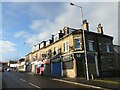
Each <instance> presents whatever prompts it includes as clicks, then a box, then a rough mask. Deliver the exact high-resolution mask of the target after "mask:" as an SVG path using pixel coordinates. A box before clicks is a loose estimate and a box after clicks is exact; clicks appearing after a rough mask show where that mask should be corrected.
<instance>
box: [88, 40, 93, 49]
mask: <svg viewBox="0 0 120 90" xmlns="http://www.w3.org/2000/svg"><path fill="white" fill-rule="evenodd" d="M88 44H89V51H94V41H92V40H88Z"/></svg>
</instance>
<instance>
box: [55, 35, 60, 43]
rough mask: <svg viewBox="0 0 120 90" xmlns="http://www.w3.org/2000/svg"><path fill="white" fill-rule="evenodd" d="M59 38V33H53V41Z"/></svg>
mask: <svg viewBox="0 0 120 90" xmlns="http://www.w3.org/2000/svg"><path fill="white" fill-rule="evenodd" d="M57 40H59V34H56V35H54V42H55V41H57Z"/></svg>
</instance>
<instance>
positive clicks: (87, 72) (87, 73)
mask: <svg viewBox="0 0 120 90" xmlns="http://www.w3.org/2000/svg"><path fill="white" fill-rule="evenodd" d="M70 5H72V6H76V7H78V8H80V9H81V17H82V22H83V9H82V7H81V6H78V5H75V4H73V3H70ZM82 31H83V43H84V53H85V67H86V78H87V80H88V81H89V71H88V60H87V51H86V42H85V32H84V28H83V27H82Z"/></svg>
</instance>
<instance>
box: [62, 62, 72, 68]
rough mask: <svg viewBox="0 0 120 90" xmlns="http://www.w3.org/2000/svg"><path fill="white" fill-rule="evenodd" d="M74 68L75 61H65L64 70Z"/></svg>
mask: <svg viewBox="0 0 120 90" xmlns="http://www.w3.org/2000/svg"><path fill="white" fill-rule="evenodd" d="M66 69H73V61H67V62H63V70H66Z"/></svg>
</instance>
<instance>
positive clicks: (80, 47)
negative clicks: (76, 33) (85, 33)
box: [74, 37, 82, 50]
mask: <svg viewBox="0 0 120 90" xmlns="http://www.w3.org/2000/svg"><path fill="white" fill-rule="evenodd" d="M75 39H79V41H80V43H79V45H80V46H79V48H76V42H75ZM74 47H75V49H76V50H78V49H82V42H81V38H80V37H76V38H74Z"/></svg>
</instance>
